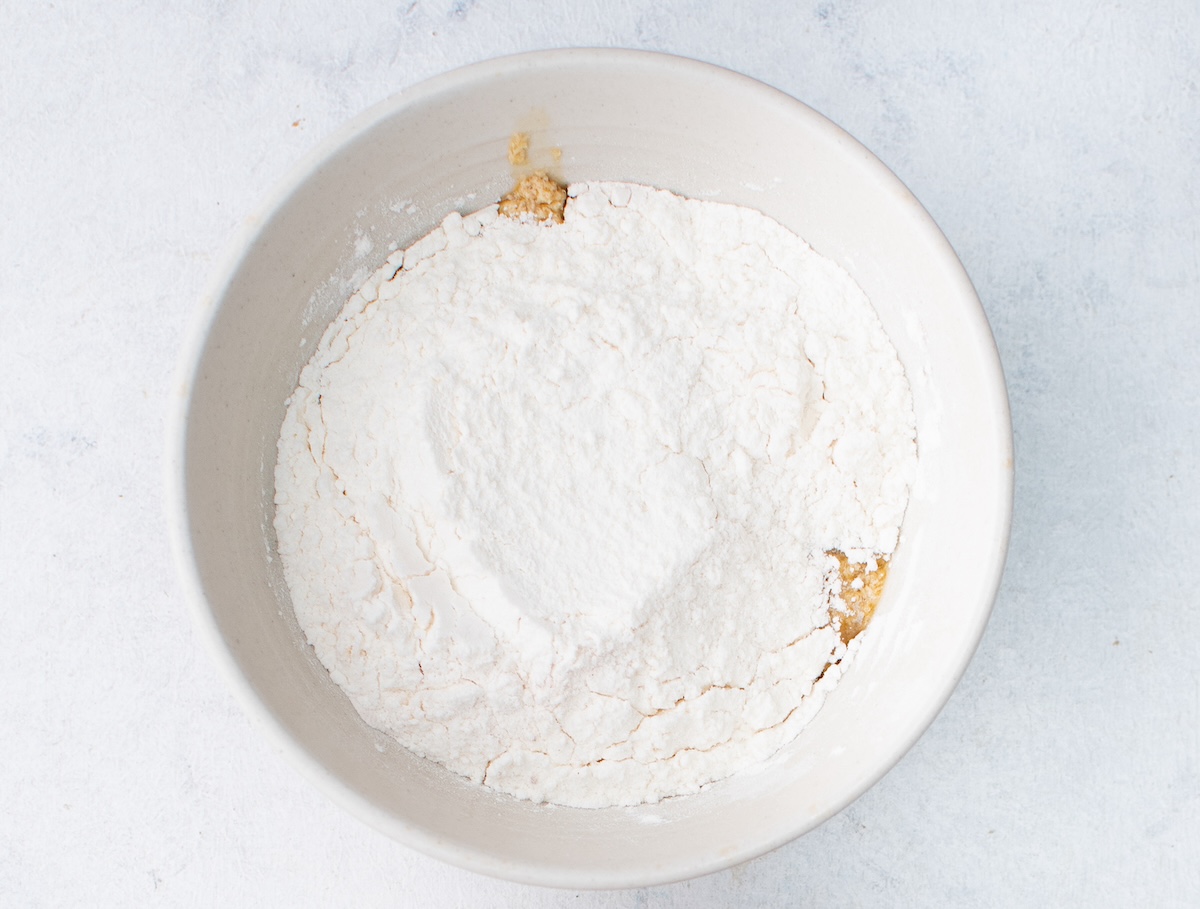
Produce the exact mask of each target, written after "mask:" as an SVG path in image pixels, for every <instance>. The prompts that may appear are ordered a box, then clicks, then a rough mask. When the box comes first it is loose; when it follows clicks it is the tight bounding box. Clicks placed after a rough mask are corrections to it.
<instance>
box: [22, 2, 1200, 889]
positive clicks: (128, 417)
mask: <svg viewBox="0 0 1200 909" xmlns="http://www.w3.org/2000/svg"><path fill="white" fill-rule="evenodd" d="M973 6H974V5H972V4H957V5H951V4H934V3H932V2H928V3H890V4H885V3H851V2H825V3H818V4H811V3H802V4H798V5H794V6H789V5H785V4H778V3H774V2H768V0H758V2H751V3H742V4H738V5H737V6H736V9H735V8H734V7H733V5H730V4H714V3H706V2H661V3H651V2H644V0H637V2H635V0H627V2H621V3H614V4H611V5H605V6H604V7H601V5H600V4H594V3H585V4H578V5H562V4H555V3H549V2H542V3H524V4H522V3H518V2H514V0H475V2H470V0H459V2H453V3H452V2H447V0H429V2H425V0H422V2H415V3H414V2H409V0H405V2H401V3H399V4H394V3H382V2H379V3H366V2H363V3H354V4H334V3H324V4H322V3H318V2H299V3H293V4H289V5H286V6H282V5H280V6H275V5H271V6H270V8H269V9H268V5H267V4H250V3H223V4H211V7H212V9H211V11H209V10H205V11H203V12H201V11H200V7H199V5H197V7H196V9H195V11H193V12H192V13H168V12H166V10H167V8H168V4H165V3H161V2H159V3H145V4H141V5H139V6H137V7H136V8H134V7H125V6H124V5H122V6H121V8H118V5H116V4H113V5H100V4H96V5H94V6H93V8H91V9H87V8H85V7H84V6H82V5H77V4H53V5H50V4H46V3H12V4H5V5H4V6H3V7H2V8H0V162H2V165H3V166H2V167H0V213H2V217H0V320H2V321H0V329H2V334H0V338H2V341H0V344H2V347H0V389H3V392H2V394H0V590H2V591H3V595H2V601H3V609H2V610H0V636H2V639H3V641H4V642H5V644H6V652H5V653H4V655H3V658H2V659H0V684H2V685H3V688H4V691H5V692H6V696H5V698H4V699H3V703H2V704H0V737H2V739H3V741H4V742H5V748H4V751H5V757H4V760H3V761H2V762H0V855H3V856H4V859H3V861H0V903H3V904H5V905H23V906H37V905H68V904H85V903H86V904H92V905H118V904H121V905H129V904H162V905H198V906H199V905H205V906H207V905H290V906H325V905H343V904H345V905H351V904H353V905H358V906H385V905H387V906H392V905H400V906H403V905H421V906H493V905H494V906H502V905H521V906H532V907H540V906H546V907H550V906H625V905H636V906H652V907H672V906H695V905H706V904H713V905H717V904H737V905H776V904H788V905H813V906H824V905H829V904H836V905H840V906H869V905H892V906H904V905H913V906H917V905H956V906H975V905H989V906H990V905H1035V904H1037V905H1041V904H1047V905H1062V904H1067V903H1071V904H1080V905H1092V906H1104V905H1123V904H1125V903H1127V902H1128V901H1129V899H1130V898H1137V899H1138V900H1139V901H1140V902H1141V903H1142V904H1144V905H1153V906H1191V905H1195V904H1196V900H1197V899H1200V732H1198V731H1197V730H1198V727H1200V659H1198V650H1200V644H1198V643H1197V642H1198V641H1200V610H1198V609H1197V607H1196V605H1195V591H1196V590H1197V589H1198V588H1200V569H1198V568H1197V558H1196V556H1195V550H1196V542H1197V530H1198V527H1197V524H1198V519H1197V509H1196V503H1197V502H1198V501H1200V482H1198V480H1197V441H1198V440H1197V429H1198V427H1200V404H1198V396H1197V391H1198V387H1200V382H1198V380H1200V365H1198V358H1197V351H1198V350H1200V294H1198V291H1200V252H1198V251H1200V237H1198V225H1200V182H1198V178H1200V154H1198V153H1197V148H1198V147H1200V89H1198V88H1197V79H1200V76H1197V73H1200V51H1198V50H1197V48H1198V47H1200V9H1198V8H1197V7H1196V6H1195V5H1194V4H1192V3H1189V2H1184V0H1177V2H1164V3H1159V4H1154V5H1141V4H1135V5H1132V6H1130V5H1117V4H1108V3H1089V4H1081V3H1074V2H1072V3H1066V4H1058V5H1056V6H1055V7H1053V8H1050V7H1047V6H1045V5H1043V4H1036V5H1035V4H1031V3H1021V4H1008V5H1006V7H1005V9H1003V10H998V9H994V8H991V9H986V10H985V9H983V8H982V5H980V7H981V8H979V9H975V8H973ZM568 45H612V46H629V47H641V48H649V49H657V50H666V51H672V52H675V53H681V54H685V55H689V56H695V57H699V58H701V59H706V60H710V61H712V62H716V63H720V64H724V65H726V66H729V67H731V68H733V69H737V70H740V71H742V72H745V73H747V74H748V75H751V76H755V77H757V78H759V79H762V80H764V81H766V82H768V83H770V84H773V85H775V86H778V87H779V88H781V89H783V90H785V91H787V92H789V93H791V94H793V95H795V96H796V97H798V98H800V99H802V100H804V101H806V102H808V103H809V104H811V105H813V106H814V107H816V108H817V109H818V110H820V111H822V112H823V113H825V114H826V115H827V116H829V117H831V118H832V119H833V120H835V121H836V122H838V123H839V124H841V125H842V126H844V127H845V128H846V129H847V130H849V131H850V132H851V133H853V134H854V135H855V136H857V137H858V138H859V139H861V140H862V141H863V142H864V143H866V145H867V146H868V147H870V148H871V149H872V150H873V151H875V152H876V153H877V154H878V155H879V156H880V157H881V158H882V159H883V160H884V161H885V162H886V163H887V164H888V165H889V166H891V167H892V169H893V170H895V171H896V172H897V173H898V174H899V176H900V177H901V178H902V179H903V180H905V182H907V183H908V185H909V186H910V187H911V188H912V190H913V191H914V192H915V193H916V195H917V196H918V198H920V199H921V200H922V201H923V202H924V203H925V205H926V207H927V208H929V210H930V211H931V213H932V214H933V216H934V218H935V219H936V220H937V221H938V222H939V223H940V224H941V226H942V228H943V230H944V231H945V232H946V234H947V236H948V237H949V238H950V240H951V242H952V243H953V244H954V245H955V247H956V248H957V249H958V251H959V253H960V255H961V257H962V259H963V261H964V263H965V265H966V267H967V270H968V272H969V273H970V274H971V276H972V278H973V279H974V281H975V283H976V286H977V288H978V290H979V293H980V296H981V298H982V299H983V303H984V306H985V307H986V309H987V312H988V315H989V317H990V318H991V320H992V324H993V327H994V330H995V333H996V336H997V340H998V343H999V347H1000V351H1001V355H1002V357H1003V360H1004V363H1005V368H1006V371H1007V374H1008V380H1009V384H1010V394H1011V398H1012V408H1013V417H1014V424H1015V431H1016V449H1017V488H1016V513H1015V523H1014V530H1013V539H1012V549H1011V554H1010V557H1009V564H1008V570H1007V574H1006V577H1005V580H1004V584H1003V586H1002V589H1001V592H1000V596H999V599H998V602H997V604H996V610H995V614H994V617H993V620H992V623H991V625H990V627H989V629H988V632H987V634H986V635H985V637H984V640H983V643H982V646H981V648H980V650H979V653H978V655H977V656H976V658H975V661H974V662H973V663H972V665H971V668H970V669H969V670H968V673H967V675H966V677H965V679H964V680H963V683H962V685H961V686H960V687H959V689H958V691H957V692H956V694H955V695H954V697H953V698H952V700H951V701H950V704H949V705H948V706H947V708H946V710H945V711H944V712H943V713H942V715H941V717H940V718H939V719H938V720H937V722H936V723H935V724H934V726H933V727H932V729H931V730H930V731H929V732H928V734H926V736H925V737H924V738H923V739H922V740H921V741H920V742H919V743H918V745H917V746H916V747H915V748H914V749H913V751H912V752H911V753H910V754H909V755H908V756H907V757H906V758H905V759H904V760H903V761H902V762H901V764H900V765H899V766H898V767H897V768H896V769H895V770H894V771H893V772H892V773H891V774H889V775H888V776H887V777H886V778H885V779H884V780H883V781H882V782H881V783H880V784H879V785H878V786H876V787H875V788H874V789H872V790H871V791H870V792H868V793H867V794H866V795H865V796H864V797H863V798H861V799H860V800H859V801H858V802H856V803H855V804H854V805H852V806H851V807H850V808H849V809H847V810H846V811H845V812H843V813H842V814H841V815H839V816H838V817H836V818H834V819H833V820H831V821H829V822H828V823H827V824H825V825H824V826H823V827H822V828H820V829H819V830H817V831H816V832H814V833H812V834H810V835H809V836H807V837H805V838H803V839H801V840H798V841H795V842H793V843H791V844H789V845H787V846H785V847H783V848H781V849H779V850H777V851H776V852H774V853H771V854H770V855H767V856H765V857H763V858H761V859H759V860H757V861H754V862H751V863H749V864H747V865H744V866H741V867H738V868H735V869H733V870H731V871H728V872H725V873H721V874H716V875H712V876H710V877H707V878H703V879H700V880H697V881H693V882H690V883H687V884H681V885H675V886H670V887H663V888H657V889H654V890H649V891H640V892H632V891H631V892H617V893H599V894H582V895H579V894H573V893H563V892H556V891H543V890H535V889H531V888H525V887H520V886H516V885H511V884H507V883H501V882H495V881H491V880H488V879H485V878H480V877H477V876H474V875H471V874H468V873H466V872H460V871H458V870H456V869H453V868H450V867H447V866H444V865H441V864H439V863H437V862H434V861H432V860H429V859H426V858H424V857H422V856H420V855H417V854H415V853H412V852H410V851H408V850H406V849H404V848H403V847H400V846H398V845H395V844H393V843H392V842H390V841H388V840H386V839H384V838H382V837H380V836H378V835H376V834H375V833H373V832H372V831H370V830H368V829H367V828H365V827H363V826H362V825H361V824H359V823H358V822H357V821H355V820H354V819H352V818H350V817H349V816H347V815H345V814H343V813H342V812H341V811H340V810H339V809H336V808H335V807H333V806H332V805H331V804H329V803H327V802H326V801H325V800H324V799H323V798H322V797H321V796H319V795H317V794H316V793H315V792H314V791H313V790H312V789H310V788H309V787H308V785H307V784H305V783H304V782H303V781H302V780H301V779H300V778H299V777H298V776H297V775H296V774H295V773H294V772H293V771H292V770H291V769H290V768H289V767H288V766H286V765H285V764H284V763H283V762H282V760H281V759H280V757H279V756H278V755H276V754H274V753H272V751H271V750H270V749H269V748H268V747H267V745H266V744H264V741H263V739H262V738H261V737H259V736H258V735H257V733H256V731H255V730H254V729H253V728H252V727H251V726H250V724H249V722H248V721H247V720H246V719H245V717H244V716H243V715H242V713H241V711H240V709H239V708H238V706H237V705H236V703H234V701H233V699H232V697H231V695H230V694H229V693H228V691H227V690H226V688H225V687H224V684H223V682H222V681H221V679H220V678H219V677H218V676H217V674H216V671H215V668H214V666H213V665H212V663H211V661H210V660H209V658H208V656H207V654H206V653H204V652H203V651H202V650H201V649H200V646H199V641H198V640H197V638H196V637H195V635H194V634H193V632H192V630H191V627H190V625H189V621H188V616H187V614H186V612H185V610H184V607H183V603H182V598H181V594H180V591H179V589H178V587H177V585H176V581H175V578H174V574H173V569H172V566H171V564H170V561H169V558H168V551H167V545H166V541H165V534H164V520H163V516H162V502H161V482H160V474H161V461H162V448H163V445H162V438H163V433H164V428H165V418H164V415H165V413H166V412H167V410H168V408H169V406H171V404H172V401H171V399H170V394H169V388H170V378H171V375H172V372H173V370H174V367H175V359H176V355H177V352H178V350H179V347H180V345H181V343H182V339H183V336H184V334H185V332H186V330H187V328H188V326H189V324H190V321H191V318H192V316H193V314H194V312H195V309H196V301H197V296H198V294H199V292H200V289H201V288H202V286H203V284H204V281H205V280H206V278H207V276H208V274H209V272H210V271H211V269H212V267H213V264H214V258H215V257H216V256H217V255H218V254H219V252H220V250H221V249H222V248H223V246H224V244H225V243H226V242H227V240H228V238H229V237H230V235H231V233H232V231H233V230H234V228H235V227H236V225H237V224H238V223H239V222H240V220H241V219H242V218H243V217H244V216H245V215H246V214H248V213H249V212H250V211H251V210H252V209H253V208H254V206H255V205H256V204H257V203H258V201H259V200H260V199H261V197H262V195H263V193H264V191H265V189H266V187H267V186H269V185H270V184H272V183H274V182H276V181H277V180H278V179H280V178H281V177H282V175H283V174H284V173H285V172H286V171H287V169H288V168H289V167H290V166H291V165H292V164H293V163H294V162H296V161H297V159H298V158H299V157H300V156H301V155H302V154H303V153H304V152H305V151H306V150H308V149H309V148H311V147H312V146H313V145H314V144H315V143H316V142H317V141H318V140H319V139H320V138H322V137H323V136H325V135H327V134H328V133H329V132H330V131H331V130H332V129H333V128H335V127H336V126H337V125H339V124H340V123H341V122H342V121H343V120H345V119H346V118H348V117H349V116H351V115H353V114H355V113H357V112H358V111H360V110H361V109H363V108H364V107H366V106H367V105H369V104H371V103H372V102H374V101H376V100H379V99H381V98H383V97H386V96H387V95H389V94H391V93H392V92H394V91H396V90H398V89H401V88H403V87H404V86H406V85H410V84H412V83H413V82H415V81H417V80H419V79H421V78H423V77H426V76H429V75H433V74H435V73H437V72H441V71H443V70H446V69H449V68H451V67H453V66H456V65H459V64H462V63H467V62H471V61H475V60H480V59H484V58H487V57H492V56H496V55H498V54H502V53H509V52H513V51H519V50H530V49H537V48H543V47H553V46H568Z"/></svg>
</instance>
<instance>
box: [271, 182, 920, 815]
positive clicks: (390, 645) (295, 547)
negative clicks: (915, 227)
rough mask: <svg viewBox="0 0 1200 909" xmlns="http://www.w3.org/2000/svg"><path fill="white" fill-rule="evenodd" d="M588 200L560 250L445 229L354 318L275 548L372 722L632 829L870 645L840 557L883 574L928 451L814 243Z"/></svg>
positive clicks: (738, 213) (285, 479) (312, 630)
mask: <svg viewBox="0 0 1200 909" xmlns="http://www.w3.org/2000/svg"><path fill="white" fill-rule="evenodd" d="M571 196H572V198H571V200H570V202H569V203H568V205H567V209H566V221H565V223H564V224H562V225H557V226H547V225H544V224H537V223H521V222H518V221H514V220H510V219H508V218H498V217H497V214H496V208H495V206H492V207H491V208H488V209H484V210H483V211H481V212H478V213H476V214H473V215H470V216H467V217H460V216H458V215H456V214H452V215H450V216H449V217H448V218H446V220H445V222H444V223H443V224H442V226H441V227H440V228H438V229H437V230H435V231H433V233H431V234H430V235H429V236H427V237H425V238H424V239H422V240H420V241H419V242H417V243H416V244H415V245H414V246H413V247H411V248H410V249H409V250H408V251H407V252H405V253H403V254H396V255H394V256H393V257H392V259H391V260H389V261H390V265H387V266H385V268H384V269H382V270H381V271H380V272H379V273H377V274H376V275H375V276H374V277H373V278H372V279H371V280H369V281H368V282H367V284H366V285H365V286H364V287H363V288H362V289H361V290H360V291H359V292H358V293H356V294H355V296H354V297H353V298H352V299H351V300H350V302H349V303H348V304H347V306H346V308H345V309H344V310H343V312H342V313H341V314H340V315H339V316H338V317H337V318H336V319H335V320H334V321H333V323H332V324H331V325H330V326H329V328H328V330H327V331H326V333H325V335H324V337H323V338H322V340H321V343H320V345H319V347H318V349H317V351H316V353H315V354H314V356H313V358H312V360H311V361H310V363H309V364H308V365H307V366H306V367H305V369H304V370H303V372H302V373H301V376H300V382H299V386H298V387H297V389H296V391H295V393H294V394H293V395H292V397H291V398H290V399H289V402H288V408H287V416H286V418H285V420H284V423H283V430H282V434H281V436H280V440H279V459H278V463H277V466H276V473H275V483H276V506H277V508H276V519H275V526H276V530H277V534H278V539H279V551H280V555H281V558H282V560H283V565H284V569H285V576H286V578H287V582H288V586H289V588H290V590H291V594H292V600H293V604H294V607H295V610H296V615H297V618H298V619H299V621H300V625H301V627H302V628H303V629H304V631H305V634H306V635H307V636H308V639H309V641H310V642H311V644H312V646H313V647H314V649H315V651H316V653H317V655H318V657H319V658H320V659H321V661H322V662H323V663H324V664H325V666H326V667H328V669H329V672H330V675H331V676H332V678H333V679H334V681H335V682H336V683H337V684H338V685H340V686H341V687H342V688H343V689H344V690H345V691H346V693H347V695H348V696H349V697H350V700H351V701H352V702H353V704H354V706H355V707H356V708H357V709H358V711H359V712H360V713H361V714H362V716H363V717H364V719H366V721H367V722H368V723H370V724H371V725H373V726H376V727H378V728H380V729H383V730H385V731H386V732H388V733H390V734H391V735H393V736H394V737H395V738H396V739H397V740H399V742H400V743H401V744H403V745H405V746H406V747H408V748H409V749H411V750H412V751H414V752H416V753H418V754H420V755H423V756H425V757H427V758H430V759H432V760H435V761H437V762H439V763H441V764H443V765H445V766H446V767H448V768H449V769H450V770H452V771H455V772H456V773H459V774H461V775H462V776H464V777H467V778H469V779H471V780H473V781H476V782H482V783H483V784H485V785H487V786H489V787H493V788H495V789H498V790H501V791H503V792H507V793H510V794H512V795H515V796H518V797H520V798H527V799H533V800H538V801H550V802H555V803H558V804H563V805H574V806H580V807H603V806H611V805H632V804H638V803H641V802H649V801H657V800H659V799H662V798H665V797H669V796H673V795H680V794H685V793H690V792H695V791H696V790H698V789H699V788H701V787H702V786H704V785H705V784H707V783H709V782H712V781H714V780H719V779H722V778H724V777H726V776H728V775H730V774H731V773H734V772H735V771H737V770H739V769H741V768H743V767H746V766H748V765H751V764H754V763H756V762H758V761H761V760H762V759H764V758H766V757H768V756H769V755H771V754H773V753H775V752H776V751H777V750H778V749H779V748H780V747H781V746H783V745H784V744H786V743H787V742H789V741H790V740H792V739H794V738H795V737H796V735H797V734H798V733H799V731H800V730H801V728H802V727H803V726H804V725H805V723H807V722H808V721H809V719H811V717H812V716H813V715H814V714H815V713H816V711H817V710H818V709H819V708H820V706H821V702H822V701H823V699H824V697H825V694H826V692H827V691H829V690H830V689H831V688H832V687H833V685H834V684H836V682H837V680H838V678H839V677H840V675H841V673H842V671H843V668H844V667H845V665H846V661H847V658H848V656H849V655H850V653H851V652H852V651H853V650H854V649H855V647H856V644H855V643H854V642H852V643H851V644H850V646H849V648H847V647H846V645H844V644H843V643H842V641H841V639H840V637H839V633H838V627H837V626H838V622H837V619H836V615H834V616H831V613H830V604H831V598H833V597H836V595H837V592H838V591H837V587H838V585H839V583H840V582H839V581H837V564H836V561H835V560H834V559H833V558H832V557H830V556H829V555H828V554H827V553H828V552H829V551H831V550H835V549H836V550H840V551H842V552H845V553H848V554H849V555H850V556H851V558H852V559H857V560H859V561H866V560H868V559H870V558H872V557H873V556H875V555H887V554H890V553H891V552H892V551H893V549H894V548H895V545H896V542H897V537H898V533H899V528H900V522H901V519H902V517H903V514H904V509H905V505H906V503H907V498H908V489H909V484H910V482H911V479H912V476H913V472H914V470H915V464H916V444H915V430H914V421H913V414H912V405H911V400H910V393H909V388H908V383H907V381H906V379H905V376H904V373H903V370H902V369H901V366H900V363H899V361H898V360H897V357H896V354H895V351H894V349H893V348H892V347H891V345H890V343H889V341H888V340H887V338H886V337H885V335H884V332H883V329H882V327H881V326H880V324H879V322H878V319H877V317H876V315H875V313H874V311H873V310H872V309H871V306H870V304H869V302H868V301H867V299H866V297H865V296H864V295H863V293H862V291H861V290H860V289H859V288H858V287H857V285H855V284H854V283H853V281H852V280H851V279H850V277H849V276H848V275H847V274H846V273H845V272H844V271H842V270H841V269H840V268H838V267H837V266H836V265H834V264H833V263H831V262H830V261H828V260H826V259H824V258H823V257H821V256H819V255H817V254H816V253H815V252H813V251H812V249H811V248H810V247H808V246H807V245H806V244H805V243H804V242H803V241H802V240H800V239H799V238H798V237H796V236H795V235H793V234H791V233H789V232H788V231H786V230H785V229H784V228H782V227H781V226H779V225H778V224H776V223H775V222H773V221H771V220H769V219H768V218H766V217H765V216H763V215H761V214H759V213H757V212H753V211H750V210H747V209H743V208H738V207H734V206H729V205H720V204H716V203H711V202H701V201H694V200H685V199H681V198H679V197H677V196H674V195H671V194H669V193H666V192H663V191H659V190H653V189H649V188H647V187H641V186H632V185H628V184H613V183H608V184H604V183H599V184H580V185H576V186H572V187H571ZM401 258H402V267H401V268H400V269H399V270H397V266H399V265H400V264H401ZM393 273H394V275H395V276H394V277H393ZM828 664H832V665H828ZM827 665H828V668H826V667H827Z"/></svg>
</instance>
